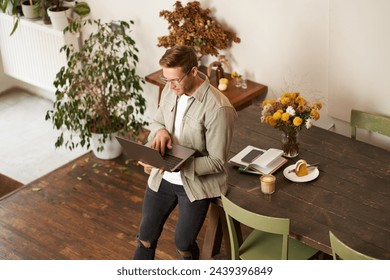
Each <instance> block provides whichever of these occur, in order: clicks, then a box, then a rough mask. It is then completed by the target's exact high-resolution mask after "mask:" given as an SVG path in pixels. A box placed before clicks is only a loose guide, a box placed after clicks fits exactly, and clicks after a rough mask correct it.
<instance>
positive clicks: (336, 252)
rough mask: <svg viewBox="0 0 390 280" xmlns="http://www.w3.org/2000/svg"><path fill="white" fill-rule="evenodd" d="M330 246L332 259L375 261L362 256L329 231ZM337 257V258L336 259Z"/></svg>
mask: <svg viewBox="0 0 390 280" xmlns="http://www.w3.org/2000/svg"><path fill="white" fill-rule="evenodd" d="M329 238H330V246H331V247H332V255H333V259H334V260H337V259H339V258H340V259H342V260H375V258H372V257H370V256H367V255H364V254H362V253H360V252H358V251H356V250H354V249H352V248H351V247H349V246H348V245H346V244H345V243H343V242H342V241H341V240H340V239H338V238H337V237H336V236H335V235H334V234H333V232H331V231H329ZM337 257H339V258H337Z"/></svg>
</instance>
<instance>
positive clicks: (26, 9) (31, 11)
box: [22, 0, 39, 19]
mask: <svg viewBox="0 0 390 280" xmlns="http://www.w3.org/2000/svg"><path fill="white" fill-rule="evenodd" d="M22 11H23V15H24V17H25V18H28V19H35V18H37V17H39V1H38V0H25V1H22Z"/></svg>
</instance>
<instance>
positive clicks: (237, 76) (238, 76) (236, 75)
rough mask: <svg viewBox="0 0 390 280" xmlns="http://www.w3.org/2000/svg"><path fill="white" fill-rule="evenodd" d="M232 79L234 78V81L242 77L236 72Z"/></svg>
mask: <svg viewBox="0 0 390 280" xmlns="http://www.w3.org/2000/svg"><path fill="white" fill-rule="evenodd" d="M230 77H232V79H240V78H241V75H240V74H238V73H237V72H236V71H234V72H233V73H232V74H231V75H230Z"/></svg>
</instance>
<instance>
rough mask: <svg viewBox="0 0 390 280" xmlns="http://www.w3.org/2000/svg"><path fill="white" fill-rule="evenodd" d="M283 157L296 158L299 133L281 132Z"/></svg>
mask: <svg viewBox="0 0 390 280" xmlns="http://www.w3.org/2000/svg"><path fill="white" fill-rule="evenodd" d="M282 150H283V155H284V156H285V157H288V158H293V157H296V156H297V155H298V154H299V132H298V131H295V130H293V131H288V132H286V131H282Z"/></svg>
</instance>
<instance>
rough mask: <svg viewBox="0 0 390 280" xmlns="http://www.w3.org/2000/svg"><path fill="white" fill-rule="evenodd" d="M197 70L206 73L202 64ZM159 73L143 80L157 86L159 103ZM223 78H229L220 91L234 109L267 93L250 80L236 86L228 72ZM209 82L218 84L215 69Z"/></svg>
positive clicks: (160, 84) (248, 103)
mask: <svg viewBox="0 0 390 280" xmlns="http://www.w3.org/2000/svg"><path fill="white" fill-rule="evenodd" d="M199 70H200V71H201V72H203V73H206V71H207V68H206V67H204V66H200V67H199ZM161 74H162V70H158V71H156V72H153V73H151V74H149V75H147V76H146V77H145V80H146V81H147V82H149V83H151V84H154V85H156V86H158V87H159V97H158V103H160V97H161V92H162V90H163V88H164V86H165V84H164V83H163V82H162V81H161V80H160V76H161ZM225 78H227V79H228V80H229V85H228V88H227V90H226V91H223V92H222V93H223V94H224V95H225V96H227V98H229V100H230V103H231V104H232V105H233V106H234V108H236V110H241V109H243V108H245V107H247V106H249V105H251V103H252V101H253V100H255V99H256V98H257V97H259V96H260V95H262V94H265V93H267V91H268V87H267V86H265V85H262V84H259V83H256V82H253V81H250V80H248V82H247V85H248V87H247V88H246V89H243V88H237V87H236V86H235V84H234V81H233V79H232V78H231V77H230V74H229V73H225ZM210 82H211V84H212V85H213V86H215V87H217V86H218V84H217V80H216V78H215V70H213V71H212V72H211V78H210Z"/></svg>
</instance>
